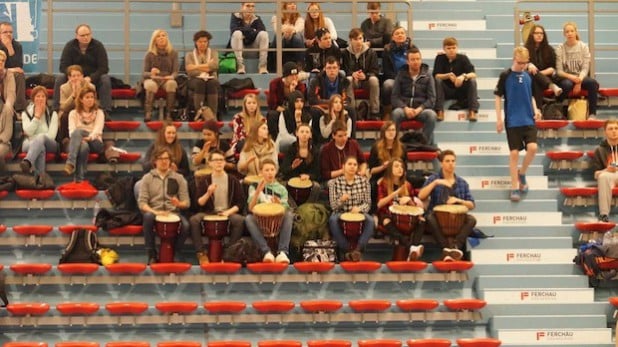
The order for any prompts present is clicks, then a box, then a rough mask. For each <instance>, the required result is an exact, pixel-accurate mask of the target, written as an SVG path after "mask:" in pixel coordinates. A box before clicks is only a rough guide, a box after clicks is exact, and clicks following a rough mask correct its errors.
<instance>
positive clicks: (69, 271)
mask: <svg viewBox="0 0 618 347" xmlns="http://www.w3.org/2000/svg"><path fill="white" fill-rule="evenodd" d="M98 269H99V264H93V263H65V264H59V265H58V271H60V272H62V273H63V274H65V275H89V274H92V273H93V272H96V271H97V270H98Z"/></svg>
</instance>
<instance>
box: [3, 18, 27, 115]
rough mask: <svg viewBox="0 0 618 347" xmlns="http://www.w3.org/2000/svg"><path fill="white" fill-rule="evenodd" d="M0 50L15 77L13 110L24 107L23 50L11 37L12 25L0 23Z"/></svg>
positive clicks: (21, 109)
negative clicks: (4, 54)
mask: <svg viewBox="0 0 618 347" xmlns="http://www.w3.org/2000/svg"><path fill="white" fill-rule="evenodd" d="M0 50H2V51H4V53H6V62H5V63H4V66H5V67H6V69H7V70H8V71H11V72H12V73H13V76H14V77H15V111H17V112H21V111H23V110H25V109H26V106H28V102H27V101H26V75H25V73H24V50H23V48H22V46H21V43H19V42H17V41H15V39H14V38H13V25H12V24H11V23H9V22H2V23H0Z"/></svg>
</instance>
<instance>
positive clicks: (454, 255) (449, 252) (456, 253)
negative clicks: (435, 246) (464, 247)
mask: <svg viewBox="0 0 618 347" xmlns="http://www.w3.org/2000/svg"><path fill="white" fill-rule="evenodd" d="M442 256H443V257H447V256H448V257H449V258H451V259H453V260H461V258H463V252H462V251H460V250H459V249H457V248H444V249H442Z"/></svg>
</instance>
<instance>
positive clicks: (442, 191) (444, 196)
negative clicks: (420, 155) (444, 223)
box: [423, 170, 474, 211]
mask: <svg viewBox="0 0 618 347" xmlns="http://www.w3.org/2000/svg"><path fill="white" fill-rule="evenodd" d="M442 178H444V175H443V174H442V170H440V172H439V173H437V174H433V175H431V176H429V178H427V181H425V184H424V185H423V187H424V186H427V185H429V184H430V183H431V182H433V181H435V180H437V179H442ZM450 196H455V197H457V198H459V199H462V200H467V201H472V202H474V198H473V197H472V194H471V193H470V186H469V185H468V182H466V180H464V179H463V178H461V177H459V176H457V175H455V184H454V185H453V187H452V188H448V187H446V186H443V185H440V184H439V185H437V186H436V187H435V188H434V189H433V190H432V191H431V194H430V195H429V197H430V198H431V199H430V200H429V208H428V209H427V211H432V210H433V208H434V207H435V206H436V205H442V204H446V200H448V198H449V197H450Z"/></svg>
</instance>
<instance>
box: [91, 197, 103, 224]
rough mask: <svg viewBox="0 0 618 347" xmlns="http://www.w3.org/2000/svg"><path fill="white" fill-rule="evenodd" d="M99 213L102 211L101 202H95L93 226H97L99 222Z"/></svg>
mask: <svg viewBox="0 0 618 347" xmlns="http://www.w3.org/2000/svg"><path fill="white" fill-rule="evenodd" d="M99 211H101V203H100V202H99V200H96V201H95V202H94V208H93V209H92V225H95V224H96V223H95V222H96V221H97V215H98V214H99Z"/></svg>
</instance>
